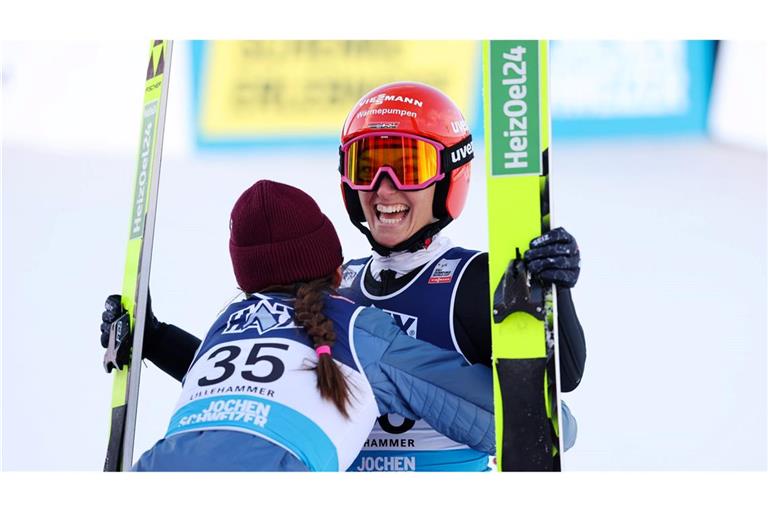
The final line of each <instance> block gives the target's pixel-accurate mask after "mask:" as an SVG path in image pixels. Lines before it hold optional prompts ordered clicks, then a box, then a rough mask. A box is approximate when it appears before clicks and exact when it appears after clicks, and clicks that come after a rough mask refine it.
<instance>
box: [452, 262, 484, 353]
mask: <svg viewBox="0 0 768 512" xmlns="http://www.w3.org/2000/svg"><path fill="white" fill-rule="evenodd" d="M458 286H459V289H458V290H456V302H455V303H454V305H453V329H454V333H455V334H456V342H457V343H458V344H459V348H460V349H461V351H462V353H463V354H464V357H466V358H467V360H469V362H470V363H480V364H484V365H486V366H491V297H490V295H489V293H488V290H489V288H488V253H481V254H480V255H478V256H477V257H476V258H475V259H473V260H472V261H470V262H469V264H468V265H467V268H466V270H464V274H463V275H462V276H461V282H459V285H458Z"/></svg>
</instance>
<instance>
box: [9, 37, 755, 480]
mask: <svg viewBox="0 0 768 512" xmlns="http://www.w3.org/2000/svg"><path fill="white" fill-rule="evenodd" d="M107 46H109V45H107ZM136 47H138V48H139V50H138V51H136V50H135V48H136ZM5 48H6V45H4V49H5ZM144 48H145V44H144V43H142V44H140V45H135V46H132V45H129V44H126V45H116V44H115V45H112V47H104V45H98V46H97V45H93V44H86V43H67V44H59V45H50V44H46V43H35V44H32V43H23V44H22V43H14V44H11V45H8V49H9V51H8V53H7V55H9V56H10V57H11V58H10V59H9V62H10V63H9V64H8V65H6V62H4V64H3V66H4V67H3V88H4V91H3V116H4V133H3V147H2V317H0V324H1V325H2V345H1V349H2V354H1V356H2V370H1V374H2V402H1V404H2V469H3V470H90V471H99V470H100V469H101V467H102V464H103V458H104V451H105V448H106V442H107V434H108V429H109V407H110V395H111V388H112V377H111V376H108V375H107V374H105V373H104V371H103V370H102V367H101V359H102V354H103V351H102V349H101V347H100V345H99V342H98V337H99V332H98V325H99V322H100V320H99V315H100V313H101V310H102V307H103V302H104V299H105V298H106V296H107V295H108V294H109V293H115V292H119V290H120V289H121V286H122V273H123V265H124V257H125V244H126V236H125V235H126V231H127V223H128V211H129V207H130V200H131V198H130V197H129V195H130V190H131V187H132V183H131V182H132V179H133V176H134V169H135V141H136V139H137V137H136V135H137V133H136V132H137V130H138V120H139V119H138V106H139V105H140V101H141V96H140V94H141V90H140V88H136V90H135V91H134V89H135V87H134V84H135V83H136V82H135V81H134V80H138V79H137V78H135V77H134V75H135V73H133V72H128V71H127V70H128V69H131V68H133V69H136V68H138V69H142V68H143V67H144V66H145V63H144V59H145V55H144ZM181 48H183V47H182V46H180V47H179V49H181ZM94 51H96V52H97V53H98V52H105V54H106V53H108V54H110V55H113V56H116V58H115V59H114V60H115V61H119V62H121V63H123V64H126V65H125V66H117V65H115V66H114V68H109V69H108V70H106V71H105V72H103V73H100V77H101V78H100V79H103V80H108V83H105V84H102V85H103V87H100V88H99V92H98V94H97V92H96V91H94V90H91V89H83V88H82V87H81V86H82V84H83V82H82V80H81V78H80V76H82V73H81V74H80V75H78V73H77V72H74V71H77V70H78V69H82V67H83V66H87V65H88V63H87V62H84V63H80V64H78V63H73V62H72V60H71V56H72V55H82V54H83V53H88V52H91V53H93V52H94ZM67 58H69V59H70V60H67ZM105 62H106V61H105ZM128 62H132V63H133V64H135V66H128V65H127V63H128ZM24 63H27V64H26V65H22V64H24ZM30 63H32V64H34V66H33V65H31V64H30ZM14 64H18V65H17V66H14ZM76 65H79V66H81V68H76V69H74V71H73V69H69V67H71V66H76ZM174 66H175V68H174V77H178V79H177V78H174V80H177V81H176V82H174V81H172V82H171V84H172V86H171V96H170V102H169V115H168V119H169V124H168V126H167V130H166V134H167V135H166V150H167V151H166V152H165V156H164V159H163V169H162V180H161V185H160V204H159V210H158V220H157V228H156V238H155V251H154V257H153V265H152V277H151V289H152V298H153V306H154V309H155V312H156V314H157V316H158V317H159V318H160V319H161V320H163V321H167V322H172V323H176V324H177V325H179V326H181V327H183V328H185V329H187V330H189V331H191V332H193V333H195V334H196V335H198V336H203V335H204V334H205V332H206V331H207V329H208V327H209V323H210V322H211V321H212V320H213V319H214V317H215V316H216V314H217V313H218V312H219V311H220V310H221V309H222V308H223V307H224V306H225V304H227V303H228V302H229V301H230V300H231V299H232V298H233V297H234V296H235V295H236V288H235V281H234V278H233V276H232V272H231V268H230V262H229V254H228V249H227V239H228V215H229V211H230V209H231V206H232V204H233V203H234V201H235V199H236V198H237V197H238V196H239V194H240V193H241V192H242V191H243V190H244V189H245V188H246V187H247V186H249V185H250V184H251V183H253V182H254V181H256V180H257V179H261V178H271V179H276V180H280V181H284V182H287V183H291V184H294V185H296V186H300V187H302V188H304V189H305V190H307V191H308V192H310V193H311V194H312V195H313V196H314V197H315V198H316V200H317V201H318V203H319V204H320V206H321V208H322V209H323V210H324V211H325V212H326V213H327V214H328V215H329V217H330V218H331V219H332V220H334V221H335V224H336V226H337V229H338V231H339V234H340V237H341V239H342V242H343V244H344V249H345V255H346V256H348V257H355V256H357V257H359V256H361V255H364V254H366V253H367V251H368V247H367V243H366V241H365V239H364V238H363V237H362V236H361V235H360V233H359V232H358V231H357V230H356V229H355V228H353V227H352V226H351V225H350V224H349V222H348V219H347V217H346V213H345V211H344V209H343V206H342V202H341V198H340V195H339V188H338V174H337V173H336V167H337V152H336V151H337V150H336V145H335V144H333V143H329V145H328V146H326V147H321V146H314V147H313V149H312V150H311V151H309V152H301V151H298V149H297V148H283V149H274V148H273V149H269V150H258V151H253V152H240V153H235V154H224V153H205V154H197V153H194V152H193V151H192V149H191V138H190V137H189V129H188V126H189V119H188V105H189V103H188V100H189V96H188V94H189V93H188V90H185V89H183V88H181V87H178V85H177V86H176V87H175V88H174V84H182V83H184V80H185V78H184V77H185V76H187V75H186V73H187V72H188V68H187V67H186V66H188V60H186V61H185V57H184V52H183V51H179V52H178V53H177V54H175V56H174ZM46 73H53V74H55V75H57V76H58V78H57V90H58V91H59V96H55V95H50V94H47V93H46V90H47V89H46V87H47V85H48V84H47V83H46V82H45V80H44V76H45V75H46ZM139 86H140V83H139ZM129 91H130V93H129ZM9 98H12V99H13V101H11V100H10V99H9ZM114 98H121V100H120V101H114ZM74 120H77V121H82V123H79V124H78V123H74V122H70V121H74ZM86 121H87V122H86ZM83 123H85V124H87V125H88V126H91V127H92V126H98V127H100V128H99V129H97V130H93V129H90V130H82V129H81V130H78V129H75V128H73V127H74V126H80V127H81V128H82V126H83ZM763 126H764V125H763ZM481 145H482V141H478V147H480V146H481ZM476 155H477V158H476V160H475V162H474V165H473V167H474V174H473V178H472V180H473V182H472V186H471V191H470V197H469V200H468V207H467V208H466V209H465V211H464V213H463V214H462V217H461V218H460V219H459V220H458V221H456V222H455V223H453V224H452V225H451V226H449V227H448V229H447V230H446V234H447V235H448V236H450V237H451V238H452V239H453V240H454V241H455V242H457V243H458V244H461V245H463V246H465V247H473V248H479V249H484V248H486V247H487V233H486V229H485V225H486V217H485V208H484V202H485V186H484V172H485V170H484V159H483V152H482V151H477V152H476ZM766 167H767V162H766V152H765V146H763V149H762V151H760V150H758V151H755V150H748V149H743V148H737V147H735V146H727V145H723V144H718V143H715V142H713V141H711V140H709V139H705V138H687V139H679V138H664V139H662V138H658V139H647V140H632V141H627V140H615V141H593V140H590V141H582V142H568V143H565V142H558V141H557V140H555V142H554V147H553V153H552V176H553V181H552V188H551V194H552V212H553V224H554V225H562V226H564V227H566V228H567V229H568V230H569V231H570V232H572V233H573V234H574V235H575V236H576V238H577V240H578V241H579V244H580V247H581V250H582V255H583V260H582V265H583V270H582V274H581V278H580V281H579V283H578V285H577V287H576V288H575V289H574V300H575V303H576V308H577V311H578V313H579V316H580V318H581V321H582V324H583V326H584V330H585V333H586V338H587V349H588V356H587V368H586V372H585V376H584V379H583V381H582V383H581V385H580V387H579V388H578V389H577V390H576V391H574V392H573V393H569V394H566V395H565V399H566V400H567V402H568V404H569V406H570V408H571V410H572V411H573V413H574V415H575V416H576V418H577V420H578V423H579V433H578V439H577V442H576V446H575V447H574V448H573V449H572V450H571V451H569V452H568V453H567V454H566V455H565V458H564V461H563V466H564V468H566V469H569V470H617V469H622V470H698V469H706V470H735V469H739V470H756V469H766V435H765V433H766V431H767V428H766V427H767V425H766V409H767V404H766V398H767V397H766V388H767V387H768V386H767V383H766V373H767V372H766V334H767V333H766V328H767V326H766V324H767V316H768V313H767V311H768V304H766V290H767V289H768V277H767V274H766V265H767V263H766V261H768V258H766V250H767V247H766V245H767V241H766V236H767V235H766V232H767V231H768V229H767V228H768V226H767V225H766V223H767V219H766V177H767V176H768V172H767V169H766ZM178 390H179V386H178V384H177V383H176V382H175V381H173V380H172V379H171V378H170V377H168V376H166V375H164V374H162V372H160V371H159V370H158V369H157V368H155V367H154V366H153V365H152V364H147V365H146V366H145V367H144V368H143V371H142V387H141V393H140V406H139V416H138V418H139V424H138V432H137V438H136V448H135V450H136V453H135V455H136V456H137V457H138V455H140V453H141V452H142V451H143V450H146V449H148V448H149V447H150V446H151V445H152V444H153V443H154V442H155V441H156V440H157V439H158V438H159V437H160V436H162V435H163V433H164V431H165V427H166V424H167V421H168V419H169V415H170V413H171V411H172V409H173V406H174V404H175V401H176V399H177V393H178Z"/></svg>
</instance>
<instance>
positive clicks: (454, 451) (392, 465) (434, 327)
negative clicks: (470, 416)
mask: <svg viewBox="0 0 768 512" xmlns="http://www.w3.org/2000/svg"><path fill="white" fill-rule="evenodd" d="M478 254H480V252H479V251H470V250H467V249H462V248H460V247H453V248H450V249H448V250H447V251H445V252H443V253H442V254H441V255H438V256H437V257H436V258H435V259H433V260H432V261H431V262H430V263H428V264H426V265H425V267H424V268H423V269H422V271H421V272H420V273H419V274H418V275H417V276H416V277H415V278H414V279H413V280H412V281H411V282H410V283H408V284H407V285H406V286H405V287H403V288H402V289H400V290H399V291H397V292H395V293H392V294H390V295H385V296H381V297H377V296H374V295H372V294H370V293H369V292H368V291H367V290H366V289H365V284H364V278H363V277H364V276H365V273H366V271H367V270H368V267H369V266H370V264H371V259H370V258H365V259H360V260H352V261H350V262H349V263H347V264H346V265H345V267H344V275H343V278H344V279H343V282H342V287H341V288H339V293H340V294H342V295H344V296H346V297H349V298H350V299H352V300H353V301H355V302H356V303H358V304H362V305H367V306H375V307H377V308H380V309H382V310H384V311H386V312H387V313H389V314H390V315H391V316H392V317H393V318H394V319H395V321H396V323H397V324H398V325H399V326H400V328H401V329H402V330H403V331H404V332H405V333H407V334H408V335H410V336H413V337H415V338H419V339H421V340H423V341H427V342H429V343H431V344H433V345H436V346H438V347H440V348H443V349H448V350H454V351H456V352H459V353H461V350H460V348H459V345H458V343H457V341H456V336H455V333H454V329H453V306H454V303H455V300H456V292H457V288H458V283H459V280H460V279H461V276H462V274H463V272H464V270H465V269H466V266H467V264H468V263H469V262H470V261H471V260H472V259H473V258H474V257H476V256H477V255H478ZM462 355H463V354H462ZM349 469H350V471H485V470H487V469H488V455H487V454H485V453H483V452H480V451H476V450H473V449H471V448H469V447H467V446H465V445H462V444H459V443H456V442H455V441H452V440H451V439H449V438H447V437H445V436H443V435H442V434H440V433H438V432H436V431H435V430H434V429H433V428H432V427H430V425H429V424H428V423H427V422H425V421H424V420H418V421H415V422H414V421H413V420H409V419H406V418H403V417H401V416H399V415H396V414H387V415H384V416H381V417H380V418H378V420H377V421H376V425H375V426H374V428H373V431H372V432H371V435H370V436H369V437H368V440H367V441H366V442H365V445H364V448H363V450H362V451H361V452H360V455H359V456H358V457H357V458H356V459H355V461H354V463H353V464H352V466H351V467H350V468H349Z"/></svg>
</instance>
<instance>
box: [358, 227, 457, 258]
mask: <svg viewBox="0 0 768 512" xmlns="http://www.w3.org/2000/svg"><path fill="white" fill-rule="evenodd" d="M451 220H453V219H451V218H450V217H445V218H442V219H440V220H437V221H435V222H432V223H430V224H427V225H426V226H424V227H423V228H421V229H420V230H418V231H417V232H416V233H414V234H413V235H412V236H411V237H409V238H408V239H406V240H403V241H402V242H400V243H399V244H396V245H395V246H393V247H385V246H383V245H381V244H380V243H379V242H377V241H376V239H375V238H373V233H371V230H370V229H368V228H367V227H365V226H364V225H363V223H362V222H355V223H354V224H355V227H356V228H357V229H359V230H360V231H361V232H362V233H363V234H364V235H365V237H366V238H367V239H368V242H369V243H370V244H371V249H373V250H374V251H376V252H377V253H379V254H381V255H382V256H389V255H390V254H392V253H393V252H402V251H408V252H416V251H419V250H421V249H424V248H425V247H427V246H428V245H429V244H430V243H431V242H432V237H433V236H435V235H436V234H437V233H439V232H440V231H441V230H442V229H443V228H444V227H445V226H447V225H448V224H450V222H451Z"/></svg>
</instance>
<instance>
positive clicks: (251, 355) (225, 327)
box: [166, 294, 379, 471]
mask: <svg viewBox="0 0 768 512" xmlns="http://www.w3.org/2000/svg"><path fill="white" fill-rule="evenodd" d="M325 302H326V306H325V315H326V316H327V317H328V318H329V319H331V320H332V321H333V323H334V328H335V330H336V335H337V337H336V342H335V343H334V345H333V351H332V355H333V358H334V359H335V360H336V361H337V362H338V363H340V368H341V370H342V372H343V373H344V374H345V375H346V378H347V379H348V383H349V385H350V388H351V389H354V390H355V393H354V395H353V396H352V397H351V403H350V406H349V407H348V413H349V418H344V417H343V416H342V415H341V413H340V412H339V411H338V410H337V408H336V406H335V405H334V404H333V403H332V402H330V401H328V400H325V399H323V398H321V397H320V393H319V392H318V390H317V377H316V373H315V371H314V370H313V368H314V367H315V365H316V363H317V354H316V353H315V350H314V345H312V344H311V343H312V342H311V341H310V340H309V339H308V336H307V335H306V332H305V330H304V329H303V328H301V327H297V325H296V324H295V323H294V310H293V300H292V299H288V298H275V297H269V296H265V295H259V294H256V295H253V296H252V297H250V298H249V299H247V300H245V301H242V302H239V303H236V304H232V305H230V306H229V307H228V308H227V309H226V311H225V312H224V313H223V314H222V315H221V316H220V317H219V318H218V319H217V321H216V323H215V324H214V325H213V327H212V328H211V330H210V331H209V333H208V335H207V336H206V338H205V341H203V343H202V344H201V346H200V348H199V349H198V352H197V354H196V355H195V358H194V361H193V363H192V366H191V367H190V370H189V372H188V373H187V375H186V377H185V378H184V382H183V389H182V395H181V398H180V399H179V401H178V403H177V405H176V409H175V412H174V414H173V416H172V418H171V422H170V425H169V427H168V432H167V434H166V437H169V436H174V435H177V434H180V433H183V432H191V431H200V430H233V431H239V432H245V433H248V434H252V435H254V436H259V437H261V438H264V439H267V440H269V441H271V442H272V443H274V444H276V445H278V446H280V447H282V448H284V449H285V450H288V451H289V452H290V453H292V454H293V455H294V456H296V457H297V458H298V459H299V460H301V461H302V462H303V463H304V464H306V466H307V467H308V468H309V469H311V470H313V471H343V470H345V469H346V468H347V467H348V466H349V465H350V464H351V463H352V461H353V460H354V458H355V457H356V456H357V453H358V449H359V447H360V445H361V444H362V443H363V442H364V440H365V439H366V437H367V436H368V434H369V433H370V431H371V427H372V426H373V424H374V422H375V418H376V416H378V414H379V413H378V407H377V405H376V400H375V398H374V395H373V391H372V390H371V386H370V384H369V382H368V380H367V379H366V377H365V374H364V373H363V372H362V370H361V368H360V365H359V361H358V358H357V354H356V352H355V348H354V339H352V338H353V336H352V334H351V333H352V332H353V330H352V326H353V324H354V321H355V318H356V317H357V315H358V313H359V312H360V310H361V309H362V308H359V307H358V306H356V305H354V304H352V303H350V302H349V301H347V300H346V299H343V298H341V297H336V298H334V297H333V296H330V297H328V298H327V299H326V301H325Z"/></svg>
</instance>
